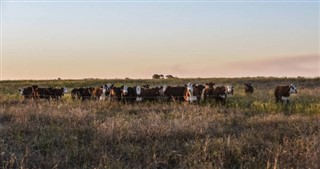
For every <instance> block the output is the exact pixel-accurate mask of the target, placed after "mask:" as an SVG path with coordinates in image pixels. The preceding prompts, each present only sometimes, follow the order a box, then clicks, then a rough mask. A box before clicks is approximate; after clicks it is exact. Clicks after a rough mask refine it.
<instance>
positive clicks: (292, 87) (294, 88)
mask: <svg viewBox="0 0 320 169" xmlns="http://www.w3.org/2000/svg"><path fill="white" fill-rule="evenodd" d="M289 88H290V91H289V93H297V87H296V86H295V85H293V84H290V86H289Z"/></svg>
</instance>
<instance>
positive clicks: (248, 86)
mask: <svg viewBox="0 0 320 169" xmlns="http://www.w3.org/2000/svg"><path fill="white" fill-rule="evenodd" d="M244 93H245V94H246V95H251V94H252V93H253V86H252V84H251V83H244Z"/></svg>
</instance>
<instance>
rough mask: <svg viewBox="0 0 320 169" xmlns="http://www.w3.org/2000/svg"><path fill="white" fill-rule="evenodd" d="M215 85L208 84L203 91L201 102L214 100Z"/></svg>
mask: <svg viewBox="0 0 320 169" xmlns="http://www.w3.org/2000/svg"><path fill="white" fill-rule="evenodd" d="M214 85H215V83H212V82H210V83H206V85H205V87H204V89H203V90H202V95H201V100H203V101H207V100H209V99H212V98H213V90H214Z"/></svg>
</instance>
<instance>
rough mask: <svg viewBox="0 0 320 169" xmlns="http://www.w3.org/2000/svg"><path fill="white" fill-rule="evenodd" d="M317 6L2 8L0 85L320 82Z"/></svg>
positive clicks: (61, 4)
mask: <svg viewBox="0 0 320 169" xmlns="http://www.w3.org/2000/svg"><path fill="white" fill-rule="evenodd" d="M319 8H320V4H319V1H307V2H306V1H300V2H299V1H282V2H276V1H270V2H267V1H258V2H253V1H242V2H236V1H232V2H222V1H216V2H210V1H192V2H187V1H174V2H173V1H151V0H150V1H148V2H143V1H109V2H105V1H104V2H103V1H85V2H81V1H72V2H70V1H69V2H68V1H62V0H61V1H54V0H51V1H45V2H43V1H42V2H37V1H28V2H23V1H16V2H13V1H10V0H8V1H2V2H1V29H2V36H1V42H2V44H1V54H2V63H1V65H2V67H1V70H2V72H1V74H2V79H3V80H8V79H11V80H13V79H56V78H62V79H82V78H125V77H129V78H151V76H152V75H153V74H155V73H158V74H164V75H168V74H171V75H174V76H178V77H247V76H253V77H254V76H277V77H284V76H287V77H297V76H306V77H319V76H320V52H319V46H320V43H319V38H320V37H319V24H320V19H319V15H320V9H319Z"/></svg>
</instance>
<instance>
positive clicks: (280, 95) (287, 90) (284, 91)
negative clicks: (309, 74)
mask: <svg viewBox="0 0 320 169" xmlns="http://www.w3.org/2000/svg"><path fill="white" fill-rule="evenodd" d="M293 93H294V94H297V93H298V92H297V88H296V86H295V85H293V84H290V85H288V86H276V89H275V90H274V96H275V97H276V102H279V101H280V102H281V103H283V101H286V102H287V103H289V96H290V94H293Z"/></svg>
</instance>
